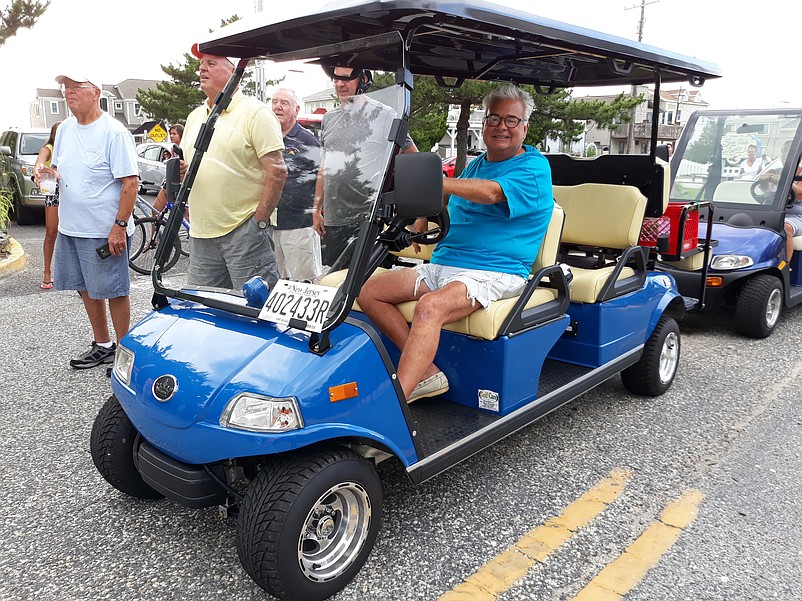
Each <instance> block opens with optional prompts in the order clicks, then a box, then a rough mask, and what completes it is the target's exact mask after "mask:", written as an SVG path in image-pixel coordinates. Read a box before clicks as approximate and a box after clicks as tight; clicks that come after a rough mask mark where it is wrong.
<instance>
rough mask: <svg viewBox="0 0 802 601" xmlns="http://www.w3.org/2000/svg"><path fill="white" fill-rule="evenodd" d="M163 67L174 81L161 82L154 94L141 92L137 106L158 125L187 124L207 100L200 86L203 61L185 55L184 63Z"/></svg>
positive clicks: (152, 91)
mask: <svg viewBox="0 0 802 601" xmlns="http://www.w3.org/2000/svg"><path fill="white" fill-rule="evenodd" d="M161 67H162V71H164V73H166V74H167V75H168V76H169V77H170V80H169V81H160V82H159V83H157V84H156V87H155V88H153V89H151V90H140V91H139V92H137V94H136V99H137V102H139V104H140V105H142V110H143V111H145V112H146V113H147V114H148V115H150V116H151V117H152V118H153V119H156V120H157V121H166V122H167V123H171V124H172V123H186V120H187V116H188V115H189V113H191V112H192V110H193V109H194V108H195V107H197V106H198V105H199V104H200V103H202V102H203V101H204V100H205V98H206V96H205V94H204V93H203V92H202V91H201V89H200V83H199V82H198V69H200V60H198V59H197V58H195V57H194V56H192V55H191V54H189V53H184V62H183V63H182V62H179V63H178V64H177V65H175V66H174V65H173V64H169V65H162V66H161Z"/></svg>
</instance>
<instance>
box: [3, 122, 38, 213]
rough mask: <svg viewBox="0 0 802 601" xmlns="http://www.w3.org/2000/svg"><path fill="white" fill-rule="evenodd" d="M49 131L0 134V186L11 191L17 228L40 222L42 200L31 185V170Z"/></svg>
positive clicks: (34, 186) (32, 129)
mask: <svg viewBox="0 0 802 601" xmlns="http://www.w3.org/2000/svg"><path fill="white" fill-rule="evenodd" d="M49 136H50V130H49V129H34V128H29V129H16V128H12V129H8V130H6V131H4V132H3V133H2V134H0V183H2V185H4V186H8V187H10V188H11V190H12V193H13V195H14V213H15V214H16V221H17V223H18V224H19V225H31V224H33V223H36V222H39V221H41V220H42V219H43V218H44V206H45V197H44V195H43V194H41V193H40V192H39V188H37V187H36V184H34V183H33V166H34V163H35V162H36V157H37V156H38V154H39V151H40V150H41V149H42V146H44V144H45V142H47V138H48V137H49Z"/></svg>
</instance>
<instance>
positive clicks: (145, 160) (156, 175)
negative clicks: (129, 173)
mask: <svg viewBox="0 0 802 601" xmlns="http://www.w3.org/2000/svg"><path fill="white" fill-rule="evenodd" d="M172 148H173V145H172V144H168V143H166V142H146V143H144V144H140V145H139V146H137V147H136V154H137V159H136V162H137V165H138V166H139V192H140V194H144V193H146V192H152V193H154V194H155V193H157V192H158V191H159V188H160V187H161V185H162V181H163V180H164V175H165V166H164V161H165V160H166V159H165V155H164V154H163V153H164V152H165V151H167V155H166V156H167V158H170V154H171V153H172Z"/></svg>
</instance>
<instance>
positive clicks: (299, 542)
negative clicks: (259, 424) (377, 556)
mask: <svg viewBox="0 0 802 601" xmlns="http://www.w3.org/2000/svg"><path fill="white" fill-rule="evenodd" d="M326 508H328V509H329V510H331V511H330V512H329V513H326ZM340 510H342V511H340ZM381 513H382V491H381V482H380V481H379V478H378V475H377V474H376V471H375V470H374V468H373V466H372V465H370V464H369V463H368V462H367V461H366V460H365V459H363V458H362V457H360V456H359V455H357V454H356V453H354V452H353V451H350V450H348V449H344V448H343V449H328V450H320V451H318V452H315V453H310V454H306V455H303V456H300V457H293V458H290V459H286V460H283V461H281V462H279V463H274V464H272V465H271V466H269V467H268V469H260V470H259V472H258V473H257V475H256V477H255V478H254V479H253V481H252V482H251V485H250V487H249V488H248V490H247V492H246V493H245V498H244V499H243V501H242V503H241V506H240V513H239V517H238V520H237V554H238V555H239V558H240V561H241V562H242V565H243V568H244V569H245V571H246V572H248V574H249V575H250V576H251V577H252V578H253V579H254V580H255V581H256V583H257V584H258V585H259V586H261V587H262V588H263V589H265V590H266V591H267V592H269V593H270V594H271V595H273V596H274V597H277V598H279V599H282V600H283V601H316V600H323V599H328V598H329V597H331V596H332V595H334V594H335V593H337V592H338V591H340V590H342V589H343V588H344V587H345V586H346V585H347V584H348V583H349V582H350V581H351V580H352V579H353V578H354V576H356V575H357V573H358V572H359V570H360V569H361V568H362V565H363V564H364V563H365V561H366V560H367V558H368V555H369V554H370V552H371V549H372V548H373V544H374V542H375V541H376V536H377V534H378V532H379V528H380V526H381ZM349 527H353V530H351V529H350V528H349ZM315 533H321V534H322V535H323V536H322V537H319V538H316V537H315V536H313V534H315ZM316 545H317V547H316ZM316 561H320V562H321V564H323V565H324V566H325V567H327V568H328V570H329V571H328V572H315V570H316V569H318V568H319V567H320V565H315V562H316Z"/></svg>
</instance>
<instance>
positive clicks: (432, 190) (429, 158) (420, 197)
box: [393, 152, 443, 217]
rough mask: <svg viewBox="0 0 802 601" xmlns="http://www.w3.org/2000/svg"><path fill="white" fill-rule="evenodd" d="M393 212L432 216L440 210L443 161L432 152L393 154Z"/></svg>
mask: <svg viewBox="0 0 802 601" xmlns="http://www.w3.org/2000/svg"><path fill="white" fill-rule="evenodd" d="M394 181H395V194H394V199H393V202H394V203H395V212H396V215H398V216H399V217H433V216H434V215H439V214H440V211H442V209H443V161H442V160H441V159H440V155H438V154H437V153H434V152H413V153H409V154H399V155H398V156H397V157H395V179H394Z"/></svg>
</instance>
